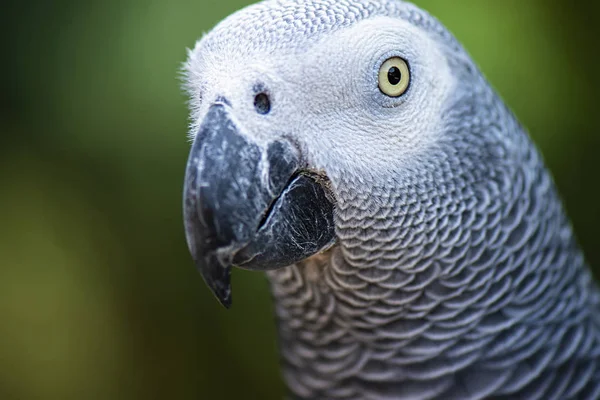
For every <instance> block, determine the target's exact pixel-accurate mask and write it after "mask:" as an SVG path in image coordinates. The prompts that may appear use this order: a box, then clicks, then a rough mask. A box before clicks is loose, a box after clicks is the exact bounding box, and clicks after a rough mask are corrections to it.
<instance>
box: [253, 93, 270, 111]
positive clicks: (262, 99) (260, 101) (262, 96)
mask: <svg viewBox="0 0 600 400" xmlns="http://www.w3.org/2000/svg"><path fill="white" fill-rule="evenodd" d="M254 108H255V109H256V112H257V113H259V114H262V115H265V114H268V113H269V111H271V99H270V98H269V95H268V94H267V93H265V92H260V93H258V94H257V95H256V96H254Z"/></svg>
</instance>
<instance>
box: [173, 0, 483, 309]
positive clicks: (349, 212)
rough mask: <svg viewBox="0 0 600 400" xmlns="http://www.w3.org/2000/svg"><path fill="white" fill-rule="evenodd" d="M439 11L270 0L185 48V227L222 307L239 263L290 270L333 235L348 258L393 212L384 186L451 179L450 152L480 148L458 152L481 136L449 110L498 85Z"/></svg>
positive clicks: (367, 1) (462, 109)
mask: <svg viewBox="0 0 600 400" xmlns="http://www.w3.org/2000/svg"><path fill="white" fill-rule="evenodd" d="M349 10H350V11H349ZM431 21H432V19H431V17H429V16H428V15H426V14H425V13H424V12H423V11H421V10H420V9H418V8H416V7H415V6H413V5H411V4H410V3H405V2H402V1H388V0H372V1H371V0H361V1H339V0H326V1H320V2H303V1H288V2H285V1H267V2H263V3H259V4H256V5H253V6H250V7H248V8H245V9H243V10H241V11H239V12H237V13H235V14H233V15H232V16H230V17H228V18H226V19H225V20H224V21H223V22H221V23H220V24H218V25H217V26H216V27H215V28H214V29H213V30H212V31H211V32H209V33H208V34H206V35H205V36H204V37H203V38H202V39H201V40H199V41H198V43H197V44H196V46H195V48H194V49H193V50H191V51H190V52H189V58H188V61H187V63H186V65H185V74H186V89H187V91H188V93H189V95H190V98H191V102H190V103H191V110H192V112H191V131H190V136H191V139H192V140H193V145H192V148H191V152H190V155H189V161H188V164H187V170H186V176H185V184H184V221H185V232H186V237H187V242H188V246H189V249H190V251H191V254H192V256H193V258H194V261H195V263H196V266H197V268H198V269H199V271H200V272H201V274H202V276H203V277H204V279H205V281H206V283H207V284H208V286H209V287H210V288H211V290H212V291H213V293H214V294H215V295H216V297H217V298H218V299H219V300H220V302H221V303H222V304H223V305H225V306H226V307H228V306H229V305H230V304H231V284H230V273H231V272H230V271H231V267H232V266H236V267H239V268H245V269H251V270H270V269H278V268H283V267H286V266H289V265H291V264H294V263H297V262H300V261H302V260H304V259H307V258H309V257H311V256H313V255H315V254H318V253H320V252H324V251H326V250H327V249H329V248H331V247H332V246H336V245H340V246H342V247H344V248H345V249H346V250H347V251H348V256H349V258H350V259H351V258H352V254H351V253H352V251H351V250H352V248H353V243H354V242H356V240H357V238H358V237H359V236H361V235H363V236H365V235H367V236H368V235H369V230H368V229H366V228H368V227H369V226H372V225H374V224H381V223H385V215H386V214H385V213H386V211H385V210H386V209H387V208H386V207H385V206H386V204H388V203H392V202H394V196H393V195H392V194H391V193H390V192H389V191H388V190H387V189H386V188H387V187H389V186H390V185H395V187H397V188H400V189H402V188H403V189H404V190H405V191H406V193H408V194H410V193H414V192H415V190H416V191H418V188H419V186H420V184H421V181H422V180H423V179H427V181H428V182H436V180H438V181H439V184H440V185H442V184H443V181H444V179H445V178H446V177H445V169H444V168H443V165H445V164H447V163H449V162H450V161H448V160H459V161H458V162H464V163H467V164H468V163H469V160H470V161H471V164H470V165H468V166H470V167H472V168H473V169H476V168H477V165H475V160H476V159H478V158H482V159H483V158H485V156H483V155H480V156H479V157H473V156H471V157H466V156H465V157H461V154H460V153H461V149H462V148H463V147H464V148H465V149H467V148H471V149H472V148H473V147H472V146H471V147H469V146H466V145H465V146H461V143H466V142H468V141H474V140H477V139H474V138H473V137H469V136H468V133H469V132H470V131H471V130H469V129H457V127H456V124H455V123H454V122H455V121H456V120H457V119H459V118H461V119H463V120H464V117H465V116H468V115H475V114H476V113H477V112H478V110H479V108H480V107H479V105H480V104H483V103H485V101H487V99H489V98H491V97H493V95H491V94H489V93H491V91H490V92H489V93H488V90H489V88H488V85H487V84H485V83H484V84H482V82H483V78H481V75H480V73H479V72H478V71H477V68H476V67H475V66H474V65H473V63H472V62H471V61H470V58H469V57H468V56H467V55H466V53H465V52H464V50H463V49H462V48H461V47H460V45H459V44H458V43H457V42H456V40H455V39H454V38H453V37H452V36H451V35H450V34H449V33H448V32H447V31H446V30H445V29H443V28H440V27H441V25H437V24H433V25H432V24H431ZM481 88H483V89H481ZM449 127H453V129H449ZM477 148H481V146H477ZM448 149H451V150H448ZM464 151H469V150H464ZM460 160H462V161H460ZM415 188H416V189H415ZM417 197H418V196H417ZM359 217H360V220H361V223H360V224H355V225H352V224H351V223H350V222H351V221H353V220H358V219H359ZM408 222H409V221H407V223H408ZM362 239H364V238H362Z"/></svg>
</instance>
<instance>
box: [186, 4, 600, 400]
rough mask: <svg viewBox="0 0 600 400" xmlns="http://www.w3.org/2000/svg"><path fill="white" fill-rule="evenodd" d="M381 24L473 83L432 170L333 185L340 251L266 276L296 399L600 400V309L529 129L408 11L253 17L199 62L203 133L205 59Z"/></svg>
mask: <svg viewBox="0 0 600 400" xmlns="http://www.w3.org/2000/svg"><path fill="white" fill-rule="evenodd" d="M381 15H385V16H390V17H393V18H400V19H403V20H405V21H408V22H410V23H411V24H412V25H414V26H416V27H418V28H420V29H422V30H424V31H426V32H427V34H428V35H430V36H431V37H433V38H434V40H436V41H438V42H442V43H443V49H445V50H444V52H445V53H444V54H445V56H446V57H447V62H448V64H449V65H450V68H451V70H452V71H453V73H455V74H456V76H457V80H458V81H459V82H461V84H460V85H459V86H458V87H457V90H455V91H454V92H453V93H452V94H451V97H450V98H449V99H448V101H446V103H445V107H444V109H443V110H442V113H441V117H440V118H441V121H442V124H443V132H444V135H442V136H440V137H439V138H437V140H436V141H435V143H434V144H433V145H431V146H428V147H427V150H426V151H423V152H421V153H419V156H418V157H413V158H411V161H410V162H404V163H402V164H401V165H400V164H399V165H398V166H394V165H392V166H390V167H389V168H388V169H387V170H385V171H380V172H379V173H378V175H377V176H376V177H375V178H373V177H366V176H363V175H360V174H359V173H358V172H356V171H341V172H340V171H338V173H337V174H334V176H332V177H331V178H332V179H331V181H332V191H333V193H334V194H335V202H336V203H335V204H336V212H335V224H336V236H337V239H338V241H337V243H338V244H337V245H336V246H335V247H334V248H332V249H331V250H329V251H328V252H327V253H324V254H321V255H319V256H315V257H313V258H310V259H308V260H305V261H304V262H301V263H298V264H296V265H293V266H290V267H287V268H283V269H279V270H275V271H270V272H268V276H269V279H270V282H271V288H272V292H273V296H274V303H275V313H276V316H277V319H278V326H279V339H280V348H281V355H282V364H283V376H284V378H285V380H286V383H287V385H288V387H289V389H290V392H291V394H292V395H293V396H294V398H297V399H340V400H342V399H365V400H367V399H368V400H387V399H404V398H406V399H420V400H425V399H474V400H475V399H484V398H486V399H487V398H494V399H562V400H567V399H597V398H600V317H599V315H600V314H599V311H600V309H599V302H600V296H599V292H598V290H597V288H596V286H595V284H594V282H593V280H592V277H591V275H590V272H589V271H588V268H587V266H586V264H585V261H584V257H583V255H582V253H581V251H580V250H579V248H578V246H577V244H576V241H575V239H574V235H573V232H572V229H571V226H570V224H569V221H568V219H567V217H566V216H565V213H564V211H563V208H562V205H561V201H560V199H559V196H558V194H557V192H556V189H555V187H554V183H553V181H552V178H551V176H550V174H549V172H548V171H547V169H546V168H545V166H544V164H543V160H542V158H541V156H540V155H539V154H538V152H537V150H536V149H535V146H534V145H533V144H532V142H531V141H530V139H529V137H528V135H527V133H526V132H525V130H524V129H523V128H522V127H521V126H520V124H519V123H518V122H517V120H516V119H515V117H514V116H513V114H512V113H511V112H510V110H509V109H508V108H507V107H506V106H505V105H504V103H503V102H502V101H501V99H500V98H499V97H498V96H497V95H496V93H495V92H494V91H493V90H492V89H491V88H490V86H489V84H488V83H487V81H486V80H485V78H484V77H483V76H482V74H481V73H480V72H479V71H478V69H477V68H476V67H475V65H474V64H473V62H472V61H471V60H470V58H469V56H468V55H467V54H466V52H465V51H464V50H463V49H462V47H461V46H460V44H459V43H458V42H457V41H456V40H455V39H454V38H453V36H452V35H451V34H450V33H449V32H448V31H447V30H446V29H445V28H444V27H443V26H442V25H441V24H440V23H439V22H438V21H437V20H436V19H434V18H433V17H431V16H430V15H429V14H427V13H426V12H424V11H421V10H419V9H418V8H416V7H415V6H412V5H410V4H408V3H405V2H401V1H394V0H373V1H368V0H360V1H340V0H313V1H300V0H297V1H296V0H290V1H284V0H281V1H268V2H264V3H260V4H258V5H255V6H252V7H251V8H249V9H246V10H244V11H242V12H241V13H239V14H236V15H235V16H233V17H232V18H230V19H227V20H225V21H224V22H223V23H222V24H220V25H219V26H217V27H216V28H215V30H213V31H212V32H211V33H210V34H208V35H207V36H206V37H205V38H204V39H203V41H202V42H201V44H199V46H200V47H199V49H197V50H195V52H194V53H193V54H192V55H191V56H192V61H190V65H189V66H188V75H189V78H190V83H189V87H188V88H189V90H190V92H191V93H192V103H193V111H194V112H193V116H192V119H193V120H194V121H197V120H199V119H200V118H199V116H200V115H201V113H202V112H203V111H202V110H203V107H204V105H203V103H202V100H201V98H202V96H201V93H202V91H203V90H204V89H205V88H206V85H204V86H203V84H202V83H201V82H203V81H202V77H201V75H202V71H199V70H198V69H197V68H196V67H195V63H196V62H200V61H198V60H201V62H202V63H204V64H203V65H205V64H206V63H208V62H209V61H210V60H211V59H212V58H211V57H218V56H219V54H221V53H222V52H226V51H227V49H230V50H231V51H235V52H237V53H236V54H240V57H242V56H244V54H248V55H250V54H253V53H255V52H260V54H281V53H278V51H281V50H282V49H283V50H285V51H290V52H291V51H292V49H293V51H303V52H310V51H311V50H310V49H311V46H313V45H314V43H317V42H319V41H321V40H323V39H324V38H325V37H327V36H328V35H330V34H332V33H333V32H336V31H341V30H344V29H346V28H348V27H350V26H352V25H355V24H357V23H359V22H360V21H362V20H367V19H369V18H373V17H374V16H381ZM238 42H242V43H244V46H238V45H236V43H238ZM299 49H300V50H299ZM207 60H209V61H207ZM197 75H198V76H197ZM194 99H195V100H194ZM194 101H195V102H194ZM340 168H342V167H340Z"/></svg>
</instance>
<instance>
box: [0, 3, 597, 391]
mask: <svg viewBox="0 0 600 400" xmlns="http://www.w3.org/2000/svg"><path fill="white" fill-rule="evenodd" d="M247 3H248V2H246V1H229V0H228V1H217V0H194V1H191V0H170V1H165V0H162V1H142V0H140V1H136V0H128V1H115V0H93V1H80V0H62V1H60V0H55V1H47V0H26V1H8V2H4V3H3V6H2V11H0V30H1V35H0V37H1V38H2V42H1V43H2V59H1V61H2V62H1V65H0V105H1V107H0V194H1V196H0V399H3V400H4V399H117V398H118V399H166V398H174V399H239V398H244V399H280V398H281V397H282V394H283V386H282V383H281V380H280V378H279V373H278V365H277V349H276V344H275V326H274V323H273V319H272V312H271V306H270V295H269V292H268V288H267V283H266V280H265V279H264V277H263V276H262V275H261V274H259V273H248V272H243V271H236V272H235V273H234V307H233V309H232V310H231V311H229V312H226V311H225V310H224V309H222V308H221V307H220V306H219V305H218V304H217V302H216V301H215V300H214V299H213V298H212V295H211V294H210V293H209V291H208V289H207V288H206V287H204V284H203V282H202V280H201V278H200V276H199V275H198V274H197V272H196V271H195V269H194V267H193V266H192V262H191V260H190V257H189V255H188V252H187V248H186V245H185V240H184V236H183V228H182V222H181V191H182V188H181V186H182V179H183V171H184V165H185V162H186V158H187V152H188V142H187V140H186V126H187V110H186V106H185V98H184V96H183V94H182V92H181V90H180V82H179V80H178V70H179V68H180V66H181V63H182V62H183V61H184V59H185V56H186V52H185V49H186V47H192V46H193V45H194V43H195V41H196V39H198V38H199V37H200V36H201V34H202V33H203V32H206V31H207V30H209V29H210V28H211V27H212V26H213V25H214V24H215V23H217V22H218V21H219V20H220V19H222V18H223V17H225V16H226V15H228V14H229V13H231V12H233V11H234V10H236V9H238V8H240V7H241V6H243V5H245V4H247ZM417 4H419V5H421V6H423V7H425V8H426V9H428V10H429V11H431V12H432V13H433V14H434V15H436V16H438V17H439V18H440V19H441V20H442V21H443V22H444V23H445V24H446V25H447V26H448V27H449V28H450V29H451V30H452V31H453V32H454V33H455V34H456V35H457V36H458V38H459V39H460V40H461V41H462V42H463V43H464V44H465V46H466V47H467V49H468V50H469V51H470V52H471V54H472V55H473V57H474V58H475V59H476V60H477V62H478V63H479V64H480V65H481V67H482V69H483V71H484V72H485V73H486V74H487V76H488V77H489V79H490V80H491V82H492V83H493V85H494V86H495V87H496V88H497V89H498V91H499V92H500V93H501V95H502V96H503V97H504V98H505V99H506V101H507V103H508V104H509V105H510V106H511V107H512V108H513V109H514V110H515V112H516V114H517V115H518V117H519V118H520V119H521V121H522V122H523V123H524V124H525V125H526V126H527V127H528V128H529V129H530V131H531V134H532V136H533V137H534V139H535V141H536V142H537V143H538V145H539V146H540V148H541V149H542V152H543V154H544V156H545V158H546V160H547V163H548V165H549V167H550V168H551V170H552V171H553V173H554V176H555V178H556V181H557V184H558V186H559V189H560V191H561V194H562V195H563V198H564V200H565V203H566V206H567V209H568V211H569V214H570V216H571V217H572V220H573V223H574V225H575V229H576V232H577V234H578V236H579V240H580V242H581V244H582V246H583V248H584V250H585V252H586V256H587V259H588V261H589V263H590V264H591V265H592V266H595V267H597V268H599V267H600V245H599V242H598V239H597V238H598V233H597V232H598V227H599V226H600V212H599V209H600V207H599V206H598V195H599V194H600V189H599V188H598V186H599V183H600V179H599V177H598V175H599V174H598V173H599V172H600V161H599V157H598V156H597V154H596V153H597V151H598V149H600V129H599V128H600V119H599V114H598V110H597V108H598V100H597V96H598V93H599V89H600V81H599V77H600V74H598V73H597V63H598V61H599V60H600V58H599V54H598V45H597V42H598V39H599V38H600V24H598V23H597V21H595V18H596V16H597V15H600V13H599V10H598V8H599V6H598V5H596V4H598V3H596V2H592V1H579V2H572V1H571V0H529V1H521V0H505V1H501V2H500V1H492V0H485V1H484V0H464V1H460V0H455V1H448V0H437V1H436V0H422V1H417Z"/></svg>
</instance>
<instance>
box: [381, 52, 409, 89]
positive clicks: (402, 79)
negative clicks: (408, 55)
mask: <svg viewBox="0 0 600 400" xmlns="http://www.w3.org/2000/svg"><path fill="white" fill-rule="evenodd" d="M409 83H410V71H409V69H408V64H407V62H406V61H404V60H403V59H401V58H400V57H392V58H389V59H387V60H386V61H385V62H384V63H383V64H381V67H380V68H379V90H381V92H382V93H383V94H386V95H388V96H390V97H399V96H402V95H403V94H404V92H406V89H408V84H409Z"/></svg>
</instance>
